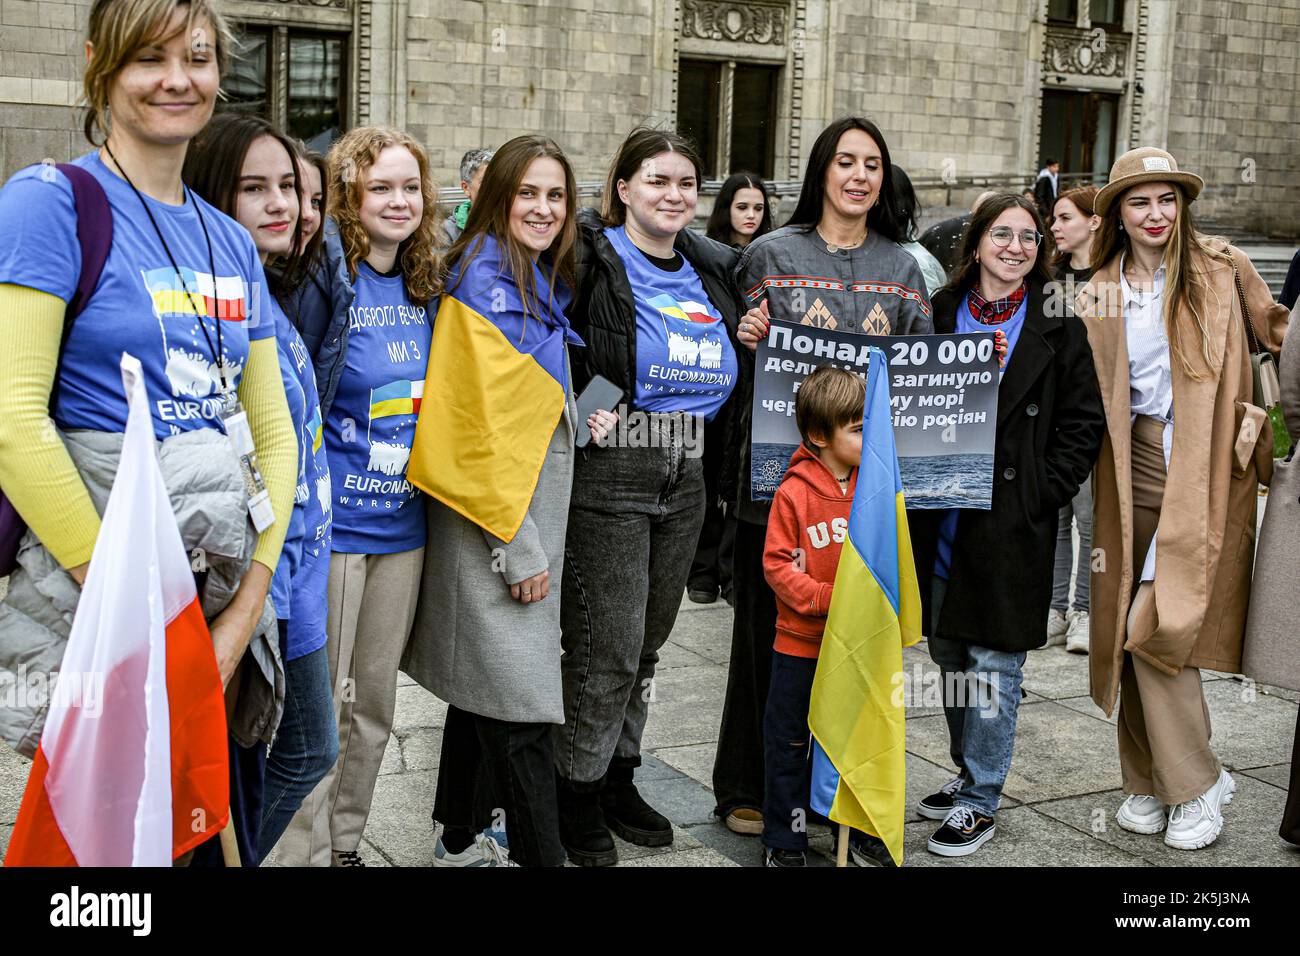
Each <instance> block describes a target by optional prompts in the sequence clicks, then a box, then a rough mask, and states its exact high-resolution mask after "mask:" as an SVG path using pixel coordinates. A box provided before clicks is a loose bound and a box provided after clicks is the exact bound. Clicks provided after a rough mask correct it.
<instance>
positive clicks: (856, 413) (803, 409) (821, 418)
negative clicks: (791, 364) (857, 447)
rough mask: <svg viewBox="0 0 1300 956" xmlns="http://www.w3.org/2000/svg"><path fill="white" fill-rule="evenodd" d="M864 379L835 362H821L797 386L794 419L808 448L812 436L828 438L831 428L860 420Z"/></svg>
mask: <svg viewBox="0 0 1300 956" xmlns="http://www.w3.org/2000/svg"><path fill="white" fill-rule="evenodd" d="M866 401H867V383H866V382H865V381H863V380H862V376H860V375H854V374H853V373H852V372H847V371H845V370H844V369H842V368H839V367H837V366H835V365H823V366H821V367H820V368H819V369H817V370H816V371H815V372H813V373H812V374H811V375H809V376H808V377H807V378H806V379H804V380H803V384H802V385H800V386H799V391H798V393H797V394H796V395H795V399H794V421H795V424H796V425H798V426H799V435H800V436H801V437H802V438H803V441H804V444H805V445H807V446H808V447H809V448H814V449H815V448H816V446H815V445H814V444H813V442H812V439H813V438H814V437H816V438H819V439H821V440H822V441H830V440H831V436H832V435H834V434H835V429H837V428H840V427H841V426H844V425H852V424H853V423H854V422H860V421H862V412H863V408H864V406H865V405H866Z"/></svg>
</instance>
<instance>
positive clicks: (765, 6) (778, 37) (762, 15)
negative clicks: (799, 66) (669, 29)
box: [682, 0, 787, 46]
mask: <svg viewBox="0 0 1300 956" xmlns="http://www.w3.org/2000/svg"><path fill="white" fill-rule="evenodd" d="M786 14H787V8H786V4H784V3H781V4H771V3H758V2H753V0H751V2H748V3H736V2H731V0H682V36H683V37H692V38H697V39H701V40H728V41H731V42H733V43H759V44H773V45H777V46H779V45H781V44H783V43H785V34H786Z"/></svg>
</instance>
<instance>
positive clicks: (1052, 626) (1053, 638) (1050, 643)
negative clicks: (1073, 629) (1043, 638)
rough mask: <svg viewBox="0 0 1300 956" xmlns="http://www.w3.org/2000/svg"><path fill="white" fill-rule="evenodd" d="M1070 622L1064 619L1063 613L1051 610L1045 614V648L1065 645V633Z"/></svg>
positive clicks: (1054, 609)
mask: <svg viewBox="0 0 1300 956" xmlns="http://www.w3.org/2000/svg"><path fill="white" fill-rule="evenodd" d="M1069 627H1070V622H1069V621H1067V620H1066V619H1065V612H1064V611H1058V610H1057V609H1056V608H1052V609H1051V610H1050V611H1048V612H1047V645H1046V646H1047V647H1056V646H1057V645H1058V644H1064V643H1065V632H1066V630H1067V629H1069Z"/></svg>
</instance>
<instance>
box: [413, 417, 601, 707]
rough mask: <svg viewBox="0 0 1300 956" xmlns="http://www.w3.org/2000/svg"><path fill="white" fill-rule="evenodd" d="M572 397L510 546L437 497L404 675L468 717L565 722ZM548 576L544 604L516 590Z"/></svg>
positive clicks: (431, 502) (430, 502)
mask: <svg viewBox="0 0 1300 956" xmlns="http://www.w3.org/2000/svg"><path fill="white" fill-rule="evenodd" d="M576 415H577V410H576V408H575V407H574V402H573V396H572V394H570V395H569V400H568V402H567V403H566V404H565V408H564V414H563V415H561V416H560V422H559V424H558V425H557V426H556V428H555V432H554V434H552V435H551V444H550V448H549V449H548V451H547V455H546V462H545V464H544V465H543V466H542V472H541V476H540V477H539V478H538V480H537V488H536V489H535V490H534V492H533V500H532V503H531V504H530V505H529V506H528V514H527V516H526V517H525V518H524V522H523V524H522V525H521V526H520V528H519V531H518V533H517V534H516V535H515V537H514V540H512V541H511V542H509V543H508V544H507V543H506V542H504V541H502V540H500V539H499V538H495V537H493V536H492V535H490V534H488V533H487V532H485V531H483V530H482V529H481V528H479V527H478V525H476V524H474V523H473V522H471V521H469V520H467V519H465V518H463V517H461V516H460V515H459V514H457V513H456V512H454V511H452V510H451V509H450V508H448V507H447V506H446V505H444V504H442V502H440V501H437V500H435V499H434V498H432V497H428V498H426V499H425V506H426V508H427V515H428V527H429V537H428V546H427V547H426V549H425V557H424V580H423V583H422V584H421V586H420V602H419V606H418V608H417V609H416V613H415V626H414V628H412V630H411V638H410V640H409V641H407V644H406V652H405V655H404V657H403V659H402V670H404V671H406V673H407V674H409V675H410V676H411V677H412V678H413V679H414V680H416V681H417V682H419V683H420V684H421V685H422V686H423V687H425V688H426V689H427V690H429V691H431V692H432V693H433V694H435V695H436V696H437V697H438V698H440V699H441V700H445V701H446V702H447V703H449V704H452V705H453V706H455V707H459V708H460V709H461V710H466V711H469V712H470V713H474V714H479V715H481V716H484V717H494V718H496V719H497V720H510V721H517V722H520V723H539V724H562V723H564V691H563V686H562V684H561V678H560V653H561V651H560V583H561V580H560V578H561V574H562V573H563V571H564V533H565V529H566V528H567V527H568V523H569V492H570V490H571V488H572V487H573V461H574V454H575V451H574V447H573V441H574V431H575V421H576ZM547 570H549V571H550V573H551V578H550V592H549V594H548V596H547V597H546V599H545V600H543V601H540V602H538V601H535V602H533V603H531V604H521V603H520V602H519V601H516V600H514V599H513V598H512V597H511V596H510V587H509V585H511V584H518V583H519V582H520V581H523V580H525V579H526V578H530V577H532V576H534V575H537V574H541V573H542V572H543V571H547Z"/></svg>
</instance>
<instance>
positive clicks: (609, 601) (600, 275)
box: [556, 129, 741, 866]
mask: <svg viewBox="0 0 1300 956" xmlns="http://www.w3.org/2000/svg"><path fill="white" fill-rule="evenodd" d="M700 179H701V169H700V161H699V157H698V156H696V154H695V152H694V150H693V149H692V148H691V146H690V145H689V144H688V143H687V142H686V141H685V140H683V139H681V138H680V137H678V136H676V135H674V134H671V133H664V132H660V131H657V130H650V129H638V130H635V131H634V132H633V133H632V134H631V135H630V136H629V137H628V138H627V139H626V140H625V141H624V143H623V146H622V147H621V148H620V149H619V152H618V155H617V157H616V158H615V160H614V163H613V166H612V167H611V169H610V172H609V178H608V181H607V184H606V188H605V205H604V209H603V212H602V214H599V215H598V214H596V213H595V211H594V210H584V211H583V212H582V213H581V214H580V215H579V243H580V253H579V257H578V258H579V261H580V262H582V263H584V264H585V269H584V272H583V275H582V277H581V283H580V291H579V294H578V300H577V302H576V303H575V306H574V308H573V310H572V312H571V317H572V320H573V325H574V328H575V329H576V330H577V332H578V334H579V335H580V336H582V338H583V340H584V341H585V342H586V343H587V348H585V349H581V350H579V351H577V352H575V354H574V380H575V383H576V384H577V386H578V389H579V391H581V389H582V388H583V387H585V386H586V384H587V383H588V382H589V381H590V380H591V379H592V377H593V376H594V375H596V374H600V375H602V376H604V377H605V378H606V379H609V380H610V381H611V382H613V383H614V384H615V385H617V386H618V387H619V388H621V389H622V390H623V395H624V397H625V402H626V406H627V407H628V408H630V409H631V410H632V411H631V413H630V415H621V417H622V418H623V422H622V423H621V424H620V425H619V427H618V429H617V431H616V436H615V437H614V438H612V439H611V440H610V442H609V443H608V445H607V447H592V446H588V447H587V448H584V449H583V450H582V452H581V454H580V455H579V456H578V459H577V461H576V463H575V473H574V484H573V496H572V501H571V504H570V507H569V535H568V544H567V546H566V548H565V566H564V585H563V600H562V602H561V605H560V611H561V616H562V619H563V630H564V650H565V656H564V660H563V667H564V706H565V721H566V723H565V726H564V727H563V729H562V730H561V731H560V732H559V733H558V736H557V742H556V765H557V767H558V768H559V773H560V834H561V838H562V840H563V842H564V846H565V849H566V850H567V851H568V853H569V856H570V858H571V859H573V860H574V861H575V862H578V863H581V864H583V865H588V866H604V865H609V864H611V863H614V862H616V861H617V854H616V853H615V850H614V843H613V840H612V839H611V837H610V834H609V829H613V830H614V831H615V832H616V833H618V834H619V835H620V836H622V837H623V838H624V839H626V840H629V841H631V842H633V843H638V844H640V845H643V846H663V845H665V844H668V843H671V842H672V836H673V834H672V827H671V825H670V824H669V822H668V821H667V819H665V818H664V817H663V815H662V814H660V813H658V812H656V811H655V810H654V809H652V808H651V807H650V806H648V805H647V804H646V803H645V801H644V800H642V799H641V797H640V796H639V795H638V794H637V790H636V787H635V786H634V784H633V782H632V774H633V770H634V769H635V768H636V767H637V766H638V765H639V764H640V762H641V732H642V730H643V729H644V728H645V719H646V704H647V703H648V702H649V701H650V699H651V698H652V697H653V696H654V693H653V692H654V688H653V679H654V672H655V664H656V662H657V661H658V660H659V648H660V647H662V646H663V643H664V641H665V640H667V639H668V634H669V632H670V631H672V627H673V622H674V621H675V620H676V618H677V608H678V605H679V604H680V603H681V596H682V591H683V590H684V589H685V587H686V578H687V575H688V573H689V572H690V567H691V559H692V557H693V556H694V553H695V543H696V541H697V540H698V538H699V533H700V524H701V522H702V521H703V517H704V498H705V492H704V474H703V467H702V464H701V458H700V456H701V455H702V453H703V447H702V441H701V439H702V437H703V436H702V434H701V426H702V424H703V423H704V422H705V421H709V420H712V419H713V418H714V417H715V416H716V415H717V414H718V412H719V410H720V409H721V408H722V407H723V406H724V405H725V404H726V402H727V400H728V398H729V397H730V396H731V392H732V389H733V387H734V386H735V382H736V348H737V346H736V342H735V338H734V335H735V330H736V322H737V316H738V314H739V312H740V311H741V309H740V301H739V296H738V294H737V293H736V291H735V289H734V287H733V285H732V282H731V270H732V268H733V267H734V265H735V262H736V251H735V250H734V249H732V248H730V247H728V246H725V245H723V244H721V243H718V242H714V241H713V240H711V239H706V238H705V237H703V236H701V235H698V234H697V233H695V232H693V231H692V230H690V229H688V228H687V226H688V224H689V223H690V221H691V218H692V217H693V216H694V214H695V206H696V202H697V200H698V188H699V183H700Z"/></svg>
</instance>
